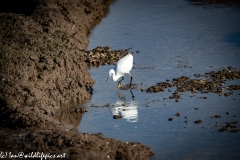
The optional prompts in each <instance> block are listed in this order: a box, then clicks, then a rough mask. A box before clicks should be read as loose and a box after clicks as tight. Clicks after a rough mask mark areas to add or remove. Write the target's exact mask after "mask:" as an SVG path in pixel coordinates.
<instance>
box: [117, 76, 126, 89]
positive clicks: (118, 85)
mask: <svg viewBox="0 0 240 160" xmlns="http://www.w3.org/2000/svg"><path fill="white" fill-rule="evenodd" d="M122 80H124V77H123V76H122V79H121V80H120V81H119V82H118V84H117V88H120V87H121V81H122Z"/></svg>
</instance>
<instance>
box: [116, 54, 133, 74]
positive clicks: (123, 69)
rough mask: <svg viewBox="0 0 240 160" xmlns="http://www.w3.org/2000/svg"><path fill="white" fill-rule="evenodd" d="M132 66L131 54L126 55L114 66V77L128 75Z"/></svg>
mask: <svg viewBox="0 0 240 160" xmlns="http://www.w3.org/2000/svg"><path fill="white" fill-rule="evenodd" d="M132 66H133V56H132V55H131V54H127V55H126V56H125V57H123V58H122V59H120V60H119V61H118V62H117V64H116V65H115V68H114V70H115V72H116V75H124V74H125V73H129V72H130V70H131V69H132Z"/></svg>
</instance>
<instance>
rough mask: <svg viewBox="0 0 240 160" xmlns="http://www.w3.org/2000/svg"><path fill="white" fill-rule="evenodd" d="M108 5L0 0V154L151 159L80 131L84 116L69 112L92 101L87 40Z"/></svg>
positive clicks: (143, 151)
mask: <svg viewBox="0 0 240 160" xmlns="http://www.w3.org/2000/svg"><path fill="white" fill-rule="evenodd" d="M110 3H111V1H110V0H98V1H95V2H93V1H76V0H71V1H56V0H51V1H48V0H22V1H17V0H10V1H9V0H8V1H5V0H4V1H1V2H0V91H1V92H0V124H1V126H2V127H4V128H2V129H1V132H0V134H1V135H5V137H6V139H4V140H3V139H1V141H4V143H2V144H4V145H0V151H4V152H16V154H17V152H18V151H24V152H26V153H28V152H48V153H60V152H61V153H63V152H64V153H66V158H68V159H96V158H98V159H99V158H100V159H106V157H107V158H109V159H149V158H150V157H151V156H152V154H153V153H152V152H151V150H150V149H149V148H148V147H146V146H143V145H141V144H139V143H123V142H120V141H118V140H115V139H108V138H105V137H103V135H101V134H96V135H86V134H83V133H79V132H77V131H76V128H75V127H76V125H77V124H78V123H79V122H80V120H81V114H82V113H83V112H85V110H84V109H82V108H70V109H69V108H67V109H66V107H64V106H69V104H72V103H77V104H79V103H83V102H84V101H86V100H88V99H89V98H90V97H91V86H92V85H93V83H94V80H93V79H92V78H91V77H90V74H89V73H88V71H87V66H86V62H85V61H86V57H85V49H86V47H87V44H88V39H87V37H88V34H89V32H90V29H91V28H92V27H93V26H94V25H96V24H97V23H98V22H99V21H100V20H101V19H102V18H103V17H104V16H105V15H106V14H107V12H108V7H109V5H110ZM7 128H23V130H22V129H15V130H9V131H6V130H8V129H7ZM20 132H23V134H21V133H20ZM19 134H20V136H19ZM13 137H16V139H14V138H13ZM6 146H8V147H6Z"/></svg>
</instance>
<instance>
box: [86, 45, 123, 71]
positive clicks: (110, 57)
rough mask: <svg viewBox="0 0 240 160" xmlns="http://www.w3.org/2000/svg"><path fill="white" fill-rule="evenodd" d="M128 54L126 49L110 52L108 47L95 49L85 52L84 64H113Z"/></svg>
mask: <svg viewBox="0 0 240 160" xmlns="http://www.w3.org/2000/svg"><path fill="white" fill-rule="evenodd" d="M127 54H128V49H125V50H110V47H109V46H106V47H100V46H98V47H96V48H94V49H92V50H90V51H85V54H84V56H85V57H86V60H85V62H86V63H88V64H90V65H92V66H99V65H106V64H114V63H116V62H117V61H118V60H119V59H121V58H122V57H124V56H125V55H127Z"/></svg>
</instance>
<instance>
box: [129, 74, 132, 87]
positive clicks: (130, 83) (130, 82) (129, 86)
mask: <svg viewBox="0 0 240 160" xmlns="http://www.w3.org/2000/svg"><path fill="white" fill-rule="evenodd" d="M130 77H131V79H130V85H129V88H130V89H131V85H132V76H131V75H130Z"/></svg>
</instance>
